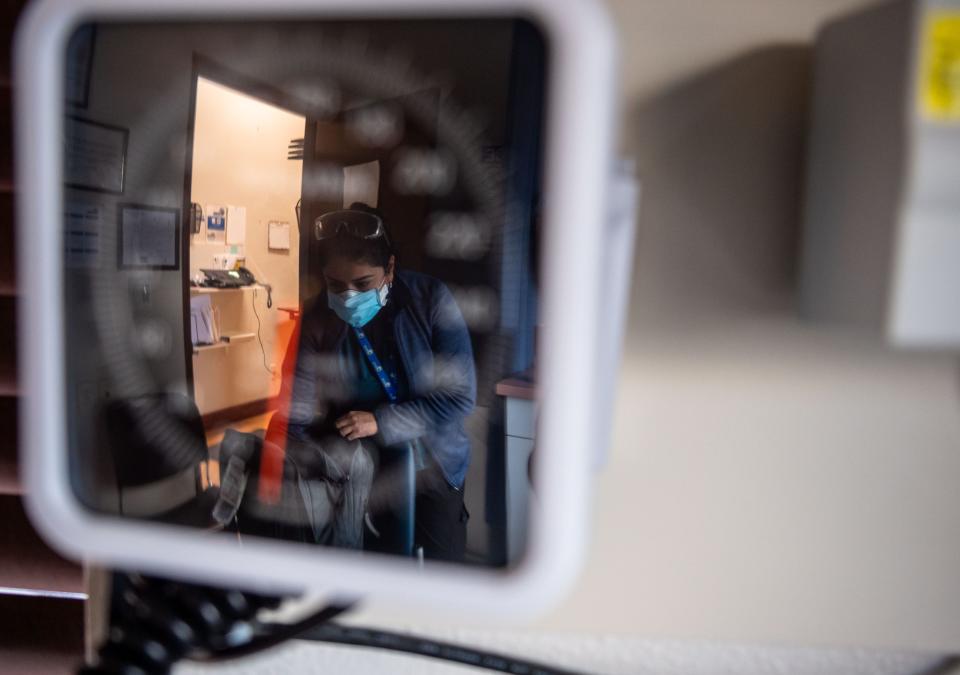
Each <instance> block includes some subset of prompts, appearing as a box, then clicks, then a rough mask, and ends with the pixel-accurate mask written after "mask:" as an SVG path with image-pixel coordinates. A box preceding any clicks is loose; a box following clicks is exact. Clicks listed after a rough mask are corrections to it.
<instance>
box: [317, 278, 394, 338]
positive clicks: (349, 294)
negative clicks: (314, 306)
mask: <svg viewBox="0 0 960 675" xmlns="http://www.w3.org/2000/svg"><path fill="white" fill-rule="evenodd" d="M389 292H390V287H389V286H388V285H387V284H383V286H381V287H380V288H371V289H370V290H369V291H363V292H360V291H353V290H350V291H344V292H343V293H332V292H330V291H327V302H328V303H329V305H330V309H332V310H333V311H334V312H335V313H336V315H337V316H339V317H340V318H341V319H343V320H344V321H345V322H346V323H348V324H350V325H351V326H353V327H354V328H363V327H364V326H366V325H367V324H368V323H370V320H371V319H373V317H375V316H376V315H377V312H379V311H380V308H381V307H383V306H384V305H386V304H387V294H388V293H389Z"/></svg>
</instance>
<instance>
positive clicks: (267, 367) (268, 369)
mask: <svg viewBox="0 0 960 675" xmlns="http://www.w3.org/2000/svg"><path fill="white" fill-rule="evenodd" d="M268 293H269V292H268ZM250 297H251V302H252V303H253V314H254V316H256V317H257V342H259V343H260V353H261V354H262V355H263V367H264V368H265V369H266V371H267V372H268V373H270V374H271V375H273V371H272V370H270V366H268V365H267V350H266V349H264V348H263V339H262V338H261V337H260V313H259V312H257V294H256V291H254V292H253V293H251V294H250ZM268 297H269V295H268Z"/></svg>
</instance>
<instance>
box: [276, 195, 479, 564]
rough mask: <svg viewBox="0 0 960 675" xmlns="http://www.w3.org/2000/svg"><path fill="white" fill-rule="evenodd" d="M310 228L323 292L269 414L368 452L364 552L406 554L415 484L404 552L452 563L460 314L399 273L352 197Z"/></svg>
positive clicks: (465, 459) (462, 441) (458, 498)
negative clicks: (372, 471) (282, 402)
mask: <svg viewBox="0 0 960 675" xmlns="http://www.w3.org/2000/svg"><path fill="white" fill-rule="evenodd" d="M314 235H315V236H316V237H317V238H318V239H319V241H320V246H319V249H320V259H319V261H318V262H319V266H320V269H321V271H322V273H323V278H324V281H325V284H326V292H325V293H323V294H321V295H320V296H318V297H316V298H314V299H313V301H312V302H310V303H308V304H307V306H306V307H305V308H304V313H303V317H302V320H301V326H300V332H299V343H298V344H291V350H293V349H296V355H295V358H296V367H295V369H293V372H292V377H287V378H285V381H284V388H285V389H287V392H286V394H287V395H288V396H289V398H288V399H287V400H289V402H290V403H289V411H282V410H281V411H280V413H278V415H277V416H275V420H277V421H281V422H282V423H283V424H285V425H286V427H287V429H286V432H287V436H288V438H289V439H292V440H294V441H308V442H314V443H315V445H314V446H313V447H322V446H323V444H324V441H325V439H328V440H329V439H330V437H331V436H335V437H339V438H342V439H346V440H347V441H351V442H353V441H360V442H362V443H363V444H364V447H367V448H369V447H373V449H374V451H375V454H377V455H378V461H377V464H378V466H377V477H376V478H375V479H374V484H373V488H372V491H371V494H370V504H371V507H370V513H371V516H372V517H371V519H370V522H369V524H368V530H369V531H368V532H367V535H366V536H365V548H368V549H373V550H384V551H391V552H399V553H404V554H409V553H412V551H411V550H410V548H409V544H410V537H409V530H410V523H409V522H408V520H409V519H408V514H409V509H407V506H408V505H409V502H410V500H411V499H413V496H412V495H410V488H411V487H413V485H415V490H416V495H415V506H414V513H415V518H414V522H413V528H412V529H413V537H412V539H413V541H412V544H413V550H416V549H418V548H421V547H422V549H423V553H424V556H425V557H427V558H435V559H444V560H460V559H462V558H463V554H464V544H465V538H466V520H467V513H466V509H465V508H464V505H463V487H464V478H465V475H466V471H467V466H468V464H469V461H470V443H469V440H468V438H467V435H466V433H465V432H464V420H465V418H466V417H467V415H468V414H469V413H470V412H471V411H472V410H473V406H474V401H475V398H476V375H475V370H474V361H473V353H472V349H471V345H470V337H469V334H468V332H467V327H466V324H465V323H464V321H463V317H462V315H461V313H460V310H459V308H458V307H457V305H456V302H455V301H454V299H453V296H452V295H451V293H450V291H449V290H448V289H447V287H446V286H445V285H444V284H443V283H442V282H440V281H439V280H437V279H434V278H432V277H428V276H426V275H422V274H417V273H414V272H410V271H405V270H400V269H398V267H397V259H396V256H395V254H394V251H393V248H392V246H391V242H390V239H389V237H388V235H387V231H386V227H385V225H384V222H383V219H382V217H381V216H380V214H379V213H378V212H377V211H376V210H374V209H371V208H370V207H367V206H366V205H363V204H353V205H352V206H351V208H349V209H343V210H339V211H333V212H330V213H326V214H324V215H322V216H320V218H318V219H317V221H316V223H315V232H314ZM284 412H287V414H283V413H284ZM271 426H273V424H272V425H271ZM414 476H415V477H414ZM403 502H407V504H404V503H403ZM405 530H406V532H405ZM404 542H406V543H404Z"/></svg>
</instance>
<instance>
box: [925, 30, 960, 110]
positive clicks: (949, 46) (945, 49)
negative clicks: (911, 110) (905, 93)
mask: <svg viewBox="0 0 960 675" xmlns="http://www.w3.org/2000/svg"><path fill="white" fill-rule="evenodd" d="M922 48H923V55H922V61H921V71H920V83H919V84H920V92H919V93H920V97H921V101H920V103H921V108H922V110H923V116H924V117H926V118H927V119H933V120H941V121H960V12H931V13H929V14H928V15H927V18H926V21H925V22H924V33H923V47H922Z"/></svg>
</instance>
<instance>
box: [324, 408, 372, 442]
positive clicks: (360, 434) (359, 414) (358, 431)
mask: <svg viewBox="0 0 960 675" xmlns="http://www.w3.org/2000/svg"><path fill="white" fill-rule="evenodd" d="M334 424H336V426H337V431H339V432H340V435H341V436H343V437H344V438H346V439H347V440H348V441H355V440H357V439H359V438H369V437H370V436H375V435H376V433H377V431H379V429H377V418H376V417H374V416H373V413H368V412H364V411H362V410H351V411H350V412H348V413H347V414H346V415H344V416H343V417H341V418H340V419H338V420H337V421H336V422H335V423H334Z"/></svg>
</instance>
